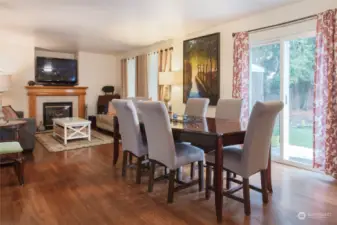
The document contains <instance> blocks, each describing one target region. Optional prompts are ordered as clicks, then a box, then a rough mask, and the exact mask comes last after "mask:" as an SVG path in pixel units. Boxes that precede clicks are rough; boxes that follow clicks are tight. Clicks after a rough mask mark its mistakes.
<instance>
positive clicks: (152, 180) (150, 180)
mask: <svg viewBox="0 0 337 225" xmlns="http://www.w3.org/2000/svg"><path fill="white" fill-rule="evenodd" d="M155 166H156V163H155V162H152V161H151V162H150V177H149V186H148V192H152V191H153V182H154V170H155Z"/></svg>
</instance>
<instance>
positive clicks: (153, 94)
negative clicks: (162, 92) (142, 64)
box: [147, 53, 158, 101]
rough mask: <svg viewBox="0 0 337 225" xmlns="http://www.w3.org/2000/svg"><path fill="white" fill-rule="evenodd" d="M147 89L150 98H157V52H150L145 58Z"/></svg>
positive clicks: (155, 99)
mask: <svg viewBox="0 0 337 225" xmlns="http://www.w3.org/2000/svg"><path fill="white" fill-rule="evenodd" d="M147 68H148V90H149V97H150V98H152V100H154V101H157V100H158V54H156V53H151V54H149V55H148V58H147Z"/></svg>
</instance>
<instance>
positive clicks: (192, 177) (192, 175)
mask: <svg viewBox="0 0 337 225" xmlns="http://www.w3.org/2000/svg"><path fill="white" fill-rule="evenodd" d="M190 175H191V180H193V179H194V162H192V163H191V174H190Z"/></svg>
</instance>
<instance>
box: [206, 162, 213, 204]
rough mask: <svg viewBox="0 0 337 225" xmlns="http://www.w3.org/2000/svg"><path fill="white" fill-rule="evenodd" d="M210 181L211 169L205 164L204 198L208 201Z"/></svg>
mask: <svg viewBox="0 0 337 225" xmlns="http://www.w3.org/2000/svg"><path fill="white" fill-rule="evenodd" d="M211 180H212V167H211V166H210V165H207V164H206V192H205V196H206V199H207V200H208V199H209V198H210V197H211V192H210V186H211Z"/></svg>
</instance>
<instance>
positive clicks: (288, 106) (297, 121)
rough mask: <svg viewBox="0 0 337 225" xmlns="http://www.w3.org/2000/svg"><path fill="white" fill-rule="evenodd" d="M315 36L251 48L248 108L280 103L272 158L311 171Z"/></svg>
mask: <svg viewBox="0 0 337 225" xmlns="http://www.w3.org/2000/svg"><path fill="white" fill-rule="evenodd" d="M315 49H316V46H315V33H314V32H310V33H303V34H300V35H296V36H289V37H283V38H282V39H279V40H273V41H269V42H268V41H266V42H264V43H259V44H258V45H251V51H250V61H251V62H250V87H249V89H250V95H249V98H250V99H249V103H250V108H252V107H253V105H254V103H255V102H256V101H272V100H281V101H283V102H284V104H285V105H284V109H283V110H282V112H281V113H280V115H279V116H278V118H277V121H276V124H275V127H274V130H273V136H272V140H271V141H272V158H273V160H276V161H281V162H284V163H288V164H295V165H298V166H303V167H309V168H312V160H313V149H312V148H313V147H312V146H313V91H314V88H313V83H314V65H315Z"/></svg>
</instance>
